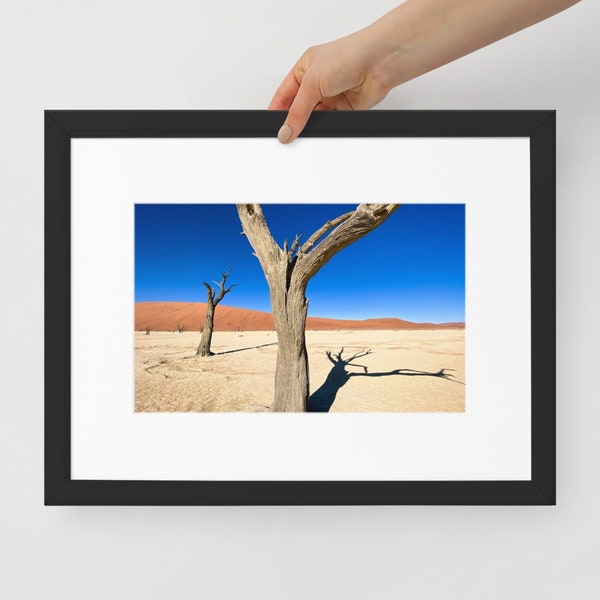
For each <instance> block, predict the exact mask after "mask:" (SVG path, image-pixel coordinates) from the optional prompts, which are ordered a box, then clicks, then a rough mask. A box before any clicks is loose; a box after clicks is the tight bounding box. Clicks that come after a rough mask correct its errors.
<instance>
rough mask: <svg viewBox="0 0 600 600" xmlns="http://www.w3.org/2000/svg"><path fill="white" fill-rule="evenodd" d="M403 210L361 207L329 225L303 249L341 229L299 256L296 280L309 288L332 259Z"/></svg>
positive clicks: (384, 205) (363, 205)
mask: <svg viewBox="0 0 600 600" xmlns="http://www.w3.org/2000/svg"><path fill="white" fill-rule="evenodd" d="M399 206H400V205H399V204H359V205H358V207H357V208H356V210H355V211H354V212H352V213H347V214H345V215H341V216H340V217H338V218H337V219H333V220H332V221H328V222H327V223H326V224H325V225H324V226H323V227H321V229H319V230H317V231H316V232H315V233H314V234H313V235H311V236H310V238H309V239H308V241H307V242H306V243H305V244H304V246H303V247H302V248H303V249H304V247H306V246H307V245H308V244H309V242H312V243H313V244H314V243H315V242H316V241H317V240H318V239H319V238H321V237H323V235H325V234H326V233H327V232H328V231H331V230H332V228H333V227H335V223H336V222H337V224H338V225H337V227H336V228H335V229H333V231H331V233H329V235H328V236H327V237H326V238H324V239H322V240H321V242H320V243H319V244H318V245H317V246H315V247H314V248H313V250H312V251H311V252H309V253H308V254H300V255H299V257H298V258H299V260H298V262H297V263H296V268H295V269H294V276H295V277H297V278H298V279H297V283H298V285H300V286H306V285H307V284H308V282H309V280H310V278H311V277H313V275H315V274H316V273H317V272H318V271H319V269H320V268H321V267H322V266H323V265H324V264H325V263H326V262H327V261H328V260H329V259H330V258H331V257H332V256H334V255H335V254H337V253H338V252H339V251H340V250H343V249H344V248H346V247H347V246H349V245H350V244H352V243H353V242H355V241H356V240H359V239H360V238H362V237H364V236H365V235H366V234H367V233H369V232H370V231H372V230H373V229H375V228H376V227H377V226H378V225H381V223H383V222H384V221H385V220H386V219H387V218H388V217H389V216H390V215H391V214H392V213H393V212H394V211H395V210H396V209H397V208H398V207H399ZM317 236H318V237H317ZM308 250H310V248H308Z"/></svg>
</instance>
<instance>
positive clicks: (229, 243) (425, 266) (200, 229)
mask: <svg viewBox="0 0 600 600" xmlns="http://www.w3.org/2000/svg"><path fill="white" fill-rule="evenodd" d="M354 208H356V204H352V205H349V204H348V205H345V204H303V205H298V204H264V205H263V212H264V214H265V217H266V219H267V223H268V224H269V227H270V229H271V232H272V234H273V237H274V238H275V240H276V241H277V242H278V243H279V244H280V245H282V244H283V240H284V239H287V240H288V241H291V240H293V239H294V237H295V235H296V234H303V238H304V239H306V238H307V237H308V236H309V235H310V234H311V233H313V231H315V230H316V229H318V228H319V227H320V226H321V225H323V224H324V223H325V222H326V221H327V220H328V219H332V218H334V217H336V216H338V215H341V214H343V213H345V212H348V211H350V210H353V209H354ZM241 231H242V227H241V224H240V221H239V218H238V215H237V211H236V208H235V205H234V204H138V205H136V207H135V300H136V302H150V301H171V302H206V288H205V287H204V285H203V284H202V281H208V282H211V281H213V280H220V278H221V273H223V272H224V271H226V270H227V269H228V268H229V267H230V266H231V267H233V269H232V271H231V274H230V276H229V279H228V283H236V284H238V285H237V287H235V288H233V290H232V291H231V292H230V293H229V294H228V295H227V296H226V297H225V299H224V300H223V304H227V305H229V306H237V307H241V308H249V309H254V310H262V311H269V312H270V310H271V306H270V303H269V290H268V286H267V282H266V280H265V277H264V275H263V273H262V270H261V268H260V265H259V263H258V260H257V259H256V257H254V256H253V255H252V248H251V247H250V244H249V242H248V240H247V239H246V237H245V236H243V235H241ZM464 295H465V208H464V205H461V204H403V205H402V206H400V208H398V210H397V211H396V212H395V213H394V214H392V216H391V217H389V218H388V220H387V221H385V222H384V223H383V224H382V225H380V226H379V227H378V228H376V229H375V230H373V231H372V232H370V233H369V234H367V235H366V236H365V237H364V238H362V239H360V240H358V241H357V242H355V243H354V244H352V245H350V246H349V247H348V248H346V249H344V250H342V251H341V252H340V253H338V254H337V255H336V256H334V257H333V258H332V259H331V260H330V261H329V262H328V263H327V264H326V265H325V266H324V267H323V268H322V269H321V271H319V273H317V275H315V277H314V278H313V279H312V280H311V282H310V283H309V286H308V290H307V297H308V298H309V300H310V303H309V315H311V316H317V317H329V318H338V319H342V318H347V319H367V318H377V317H397V318H400V319H406V320H409V321H421V322H423V321H428V322H434V323H441V322H448V321H464V320H465V308H464Z"/></svg>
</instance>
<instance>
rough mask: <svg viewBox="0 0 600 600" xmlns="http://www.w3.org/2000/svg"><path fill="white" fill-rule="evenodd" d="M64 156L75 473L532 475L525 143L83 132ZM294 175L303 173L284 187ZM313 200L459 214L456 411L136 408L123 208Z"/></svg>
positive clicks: (128, 235)
mask: <svg viewBox="0 0 600 600" xmlns="http://www.w3.org/2000/svg"><path fill="white" fill-rule="evenodd" d="M71 151H72V165H73V170H72V177H71V194H72V394H73V395H72V422H71V431H72V452H73V454H72V477H73V478H74V479H225V480H227V479H234V480H235V479H250V480H252V479H288V480H296V479H325V480H327V479H340V480H347V479H362V480H403V479H409V480H413V479H416V480H418V479H420V480H439V479H442V480H443V479H445V480H453V479H463V480H480V479H484V480H485V479H487V480H496V479H505V480H511V479H513V480H516V479H519V480H523V479H525V480H529V479H531V468H530V467H531V452H530V449H531V435H530V431H531V419H530V415H531V411H530V400H531V397H530V389H531V379H530V373H529V371H530V327H531V322H530V294H529V292H530V290H529V244H530V237H529V210H530V207H529V139H528V138H520V139H515V138H504V139H493V138H485V139H467V138H457V139H451V138H446V139H443V138H442V139H410V138H409V139H400V138H399V139H346V138H340V139H317V140H313V139H310V140H309V139H307V140H299V141H298V143H297V144H293V145H292V146H290V147H289V148H286V149H285V151H284V152H282V148H280V147H279V146H277V144H274V143H273V140H272V139H264V138H263V139H238V140H234V141H232V140H228V139H216V140H215V139H184V140H173V139H171V140H146V139H144V140H139V139H129V140H114V139H101V140H98V139H95V140H89V139H77V140H73V142H72V147H71ZM365 156H369V157H372V156H377V157H378V160H377V161H373V160H370V161H368V163H367V164H365V160H364V157H365ZM398 165H402V166H401V168H399V167H398ZM432 165H435V169H434V171H433V172H432ZM232 166H233V168H234V169H235V171H236V176H235V177H231V175H230V173H231V170H232ZM298 170H300V171H303V172H309V173H310V177H307V178H301V179H299V180H298V181H296V183H295V185H294V186H293V187H292V188H290V189H286V190H285V192H284V193H283V192H282V189H285V183H286V181H289V180H290V179H292V178H293V177H294V173H295V172H297V171H298ZM349 173H355V174H356V175H355V176H353V177H348V174H349ZM307 199H308V200H309V201H311V202H320V203H325V202H328V203H332V202H333V203H335V202H346V203H348V202H350V203H353V202H355V203H359V202H361V201H367V202H399V203H402V202H405V201H406V202H411V203H432V202H453V203H456V202H458V203H464V204H465V205H466V239H467V252H466V266H467V269H466V280H467V291H466V307H467V311H466V312H467V329H466V332H467V340H466V346H467V349H468V350H467V355H466V363H467V364H466V367H467V368H466V371H467V387H466V390H467V396H466V404H467V410H466V413H464V414H424V413H422V414H418V413H414V414H386V413H379V414H368V415H364V414H354V415H352V414H350V415H348V414H330V415H327V416H324V415H320V416H319V415H312V414H311V415H308V414H297V415H275V414H268V415H256V414H210V415H207V414H198V413H195V414H194V413H183V414H160V413H158V414H157V413H152V414H139V413H138V414H136V413H134V412H132V406H133V386H132V383H133V379H134V377H133V362H134V361H133V337H132V331H133V329H134V326H133V310H132V309H133V297H134V289H133V264H134V256H133V247H134V244H133V235H134V226H133V214H134V204H135V203H136V202H145V203H164V202H177V203H207V202H208V203H210V202H232V201H240V202H263V203H269V202H291V203H302V202H306V201H307ZM399 218H401V215H400V216H399ZM507 239H510V243H509V244H507V242H506V240H507ZM108 240H110V241H109V242H108ZM102 290H110V293H103V291H102ZM498 315H510V318H509V319H504V318H500V319H499V318H498ZM91 340H93V343H90V341H91ZM99 365H102V368H99ZM499 365H506V366H507V367H508V368H509V369H510V374H509V375H504V376H499V375H498V370H499ZM505 368H506V367H505ZM108 440H110V443H107V441H108ZM307 440H310V443H307ZM507 440H510V444H509V443H507ZM273 448H277V452H276V453H274V452H273ZM324 457H327V460H323V458H324Z"/></svg>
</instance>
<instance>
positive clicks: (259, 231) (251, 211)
mask: <svg viewBox="0 0 600 600" xmlns="http://www.w3.org/2000/svg"><path fill="white" fill-rule="evenodd" d="M236 206H237V211H238V215H239V217H240V221H241V223H242V228H243V230H244V233H245V234H246V237H247V238H248V241H249V242H250V245H251V246H252V249H253V250H254V255H255V256H256V258H258V262H259V263H260V265H261V267H262V269H263V271H264V273H265V275H266V276H267V278H268V277H269V276H270V274H271V273H272V269H273V268H274V267H275V265H276V264H277V259H278V258H280V256H281V252H282V250H281V248H280V247H279V246H278V245H277V242H276V241H275V240H274V239H273V236H272V235H271V231H270V230H269V226H268V225H267V222H266V221H265V216H264V214H263V211H262V207H261V205H260V204H237V205H236Z"/></svg>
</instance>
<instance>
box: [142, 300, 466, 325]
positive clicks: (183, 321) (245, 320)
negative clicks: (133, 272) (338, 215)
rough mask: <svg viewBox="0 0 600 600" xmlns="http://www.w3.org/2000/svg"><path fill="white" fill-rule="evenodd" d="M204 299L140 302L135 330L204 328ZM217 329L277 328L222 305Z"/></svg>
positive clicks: (264, 318) (317, 320)
mask: <svg viewBox="0 0 600 600" xmlns="http://www.w3.org/2000/svg"><path fill="white" fill-rule="evenodd" d="M205 314H206V303H204V302H136V304H135V329H136V330H144V329H146V327H150V329H152V330H153V331H174V330H176V329H177V324H179V325H185V330H186V331H200V326H201V325H202V324H204V316H205ZM214 324H215V331H238V330H240V331H271V330H274V329H275V325H274V323H273V316H272V315H271V313H267V312H259V311H257V310H246V309H244V308H234V307H232V306H223V305H221V304H219V306H217V308H216V310H215V319H214ZM464 326H465V324H464V323H438V324H435V323H411V322H410V321H402V320H401V319H392V318H388V319H365V320H364V321H351V320H347V319H324V318H321V317H308V319H307V323H306V328H307V329H313V330H315V329H333V330H336V329H464Z"/></svg>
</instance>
